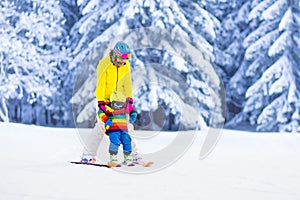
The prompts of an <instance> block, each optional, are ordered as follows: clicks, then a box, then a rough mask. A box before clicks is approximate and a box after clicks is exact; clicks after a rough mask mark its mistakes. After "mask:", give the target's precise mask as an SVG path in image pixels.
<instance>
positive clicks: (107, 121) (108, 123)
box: [105, 119, 113, 127]
mask: <svg viewBox="0 0 300 200" xmlns="http://www.w3.org/2000/svg"><path fill="white" fill-rule="evenodd" d="M112 125H113V122H112V121H111V119H108V120H106V122H105V126H109V127H111V126H112Z"/></svg>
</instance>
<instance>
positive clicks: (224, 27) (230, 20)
mask: <svg viewBox="0 0 300 200" xmlns="http://www.w3.org/2000/svg"><path fill="white" fill-rule="evenodd" d="M201 4H202V5H203V7H204V8H205V9H206V10H208V11H209V12H210V13H212V14H213V15H214V16H216V17H217V19H218V20H219V21H220V22H219V23H217V26H216V28H215V30H216V39H215V40H214V43H213V44H214V58H215V60H214V63H215V67H216V70H217V71H218V73H219V75H220V76H221V77H222V80H223V82H224V85H225V88H226V120H227V121H228V120H230V119H231V118H232V117H233V116H235V114H236V113H238V112H240V110H241V109H242V105H243V99H244V97H243V96H244V92H243V91H245V90H246V88H247V85H245V84H247V82H243V83H242V84H239V85H238V87H231V83H230V78H232V77H233V78H235V76H237V75H239V74H240V73H239V72H237V71H238V70H239V71H241V66H240V63H241V60H242V59H243V57H244V49H243V47H242V41H243V40H244V39H245V37H246V36H247V34H248V33H249V28H248V19H247V16H248V13H249V10H250V4H251V3H250V2H249V1H245V0H243V1H233V0H228V1H226V0H225V1H224V0H223V1H215V0H211V1H210V0H208V1H201ZM233 75H235V76H233Z"/></svg>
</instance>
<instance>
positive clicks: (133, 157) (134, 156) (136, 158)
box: [131, 151, 143, 164]
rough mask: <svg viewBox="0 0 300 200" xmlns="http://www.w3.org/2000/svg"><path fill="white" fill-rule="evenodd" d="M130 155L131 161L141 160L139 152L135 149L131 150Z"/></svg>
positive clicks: (139, 161)
mask: <svg viewBox="0 0 300 200" xmlns="http://www.w3.org/2000/svg"><path fill="white" fill-rule="evenodd" d="M131 157H132V162H133V163H134V164H140V163H142V162H143V158H142V157H141V156H140V154H139V153H138V152H137V151H135V152H132V154H131Z"/></svg>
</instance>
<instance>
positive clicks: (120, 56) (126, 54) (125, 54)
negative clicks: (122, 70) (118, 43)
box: [114, 48, 131, 60]
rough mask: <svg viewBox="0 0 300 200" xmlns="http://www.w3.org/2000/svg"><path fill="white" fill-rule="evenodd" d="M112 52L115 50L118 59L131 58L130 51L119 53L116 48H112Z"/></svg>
mask: <svg viewBox="0 0 300 200" xmlns="http://www.w3.org/2000/svg"><path fill="white" fill-rule="evenodd" d="M114 52H115V55H116V56H117V57H118V58H119V59H122V60H125V59H130V58H131V54H130V53H121V52H120V51H119V50H118V49H117V48H114Z"/></svg>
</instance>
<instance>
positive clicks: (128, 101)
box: [126, 97, 134, 113]
mask: <svg viewBox="0 0 300 200" xmlns="http://www.w3.org/2000/svg"><path fill="white" fill-rule="evenodd" d="M132 105H133V99H132V98H131V97H127V98H126V113H131V112H132V111H133V110H134V109H133V106H132Z"/></svg>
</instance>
